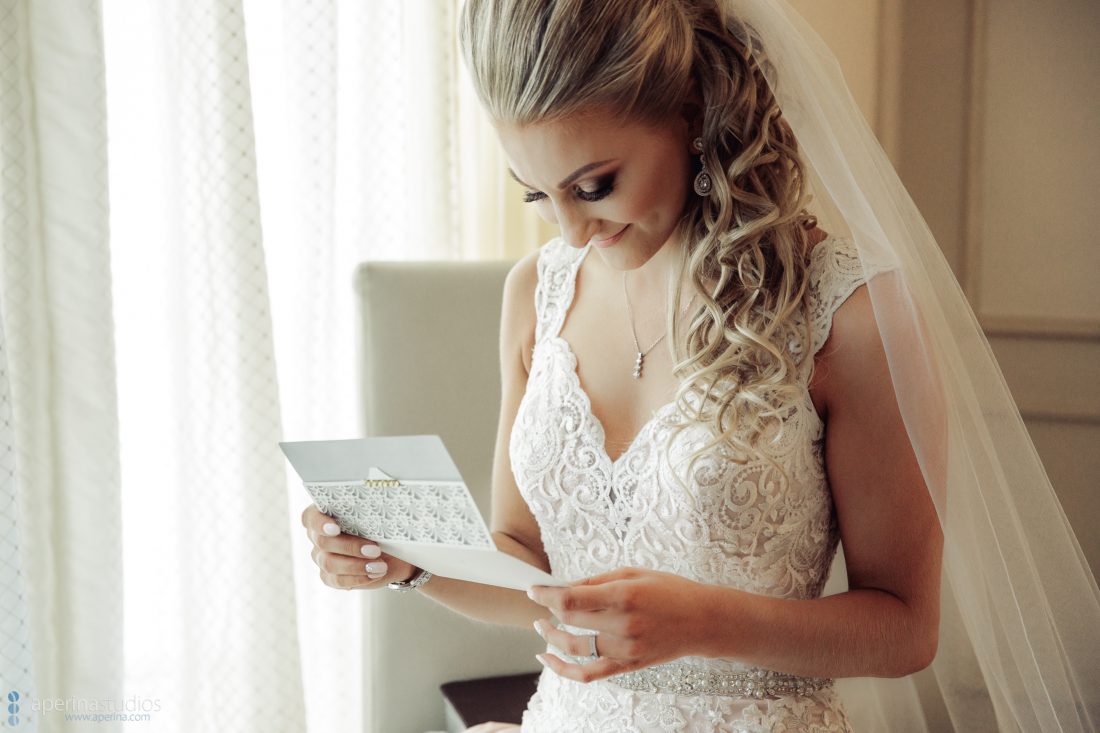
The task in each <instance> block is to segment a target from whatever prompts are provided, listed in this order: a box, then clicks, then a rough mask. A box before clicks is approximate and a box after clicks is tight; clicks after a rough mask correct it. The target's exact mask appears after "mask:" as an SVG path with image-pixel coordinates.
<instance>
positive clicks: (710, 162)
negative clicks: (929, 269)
mask: <svg viewBox="0 0 1100 733" xmlns="http://www.w3.org/2000/svg"><path fill="white" fill-rule="evenodd" d="M459 43H460V47H461V49H462V54H463V58H464V61H465V63H466V67H467V69H468V71H469V73H470V76H471V79H472V83H473V86H474V89H475V91H476V93H477V95H478V98H479V100H480V102H481V104H482V106H483V107H484V108H485V110H486V111H487V113H488V114H489V116H490V117H491V119H492V120H493V122H494V123H506V124H511V125H517V126H524V125H530V124H535V123H547V122H562V123H565V124H572V123H574V122H576V121H578V120H583V119H584V117H585V116H586V115H588V114H591V113H593V111H594V110H615V111H616V112H614V113H613V114H614V119H615V121H619V122H627V121H629V122H631V123H634V124H642V125H650V126H660V125H662V124H666V123H667V122H668V121H669V120H670V119H672V118H673V116H674V114H676V113H677V111H678V110H679V109H680V108H681V105H682V104H683V103H684V102H685V101H687V100H688V98H689V95H691V94H692V93H697V94H698V95H699V98H701V100H702V113H701V124H702V134H701V137H702V139H703V154H704V155H705V157H706V160H707V169H708V172H709V173H710V176H711V180H712V181H713V187H712V190H711V191H710V193H709V194H708V195H706V196H689V197H688V202H687V204H686V206H685V209H684V211H683V214H682V216H681V218H680V220H679V222H678V223H677V226H676V229H675V231H674V233H673V239H672V241H679V242H684V243H685V246H684V247H682V248H681V252H682V258H681V260H680V263H679V267H680V268H682V269H681V270H680V274H682V273H683V269H685V268H686V269H687V270H688V271H689V279H690V287H691V288H692V289H693V290H694V291H695V300H694V301H693V302H694V303H696V305H695V306H694V308H693V311H692V312H691V313H690V314H689V320H688V325H687V328H686V331H685V332H683V333H681V332H680V328H679V322H678V319H677V318H676V314H675V308H672V307H670V308H669V310H668V313H667V323H668V329H669V334H670V339H669V343H670V347H671V348H672V353H673V363H674V374H675V375H676V376H677V377H678V378H679V380H680V387H679V388H678V390H677V395H676V404H677V408H678V410H679V412H680V414H681V415H682V416H683V418H684V420H683V421H681V422H680V424H679V425H678V430H682V429H684V428H686V427H688V426H689V425H691V424H700V423H702V424H704V425H706V426H708V428H709V429H710V434H711V438H712V439H711V440H710V441H709V442H707V443H706V444H705V445H703V446H702V447H700V448H698V449H697V450H696V451H694V452H693V453H692V455H691V456H690V461H691V466H690V467H689V471H691V470H694V464H695V461H696V459H698V458H699V457H701V456H702V455H703V454H705V453H707V452H709V451H711V450H712V449H715V448H717V449H718V450H719V451H720V453H721V454H722V455H723V457H724V458H726V459H728V460H732V461H734V462H736V463H739V464H742V465H744V464H746V463H748V462H749V461H750V460H751V459H752V457H753V456H762V457H763V458H764V459H765V460H766V461H767V462H768V463H770V464H771V465H772V466H773V467H775V468H776V469H777V470H778V471H779V472H780V474H781V475H782V476H783V479H784V481H787V480H789V477H788V476H787V475H786V472H785V471H783V468H782V466H779V465H778V464H777V463H776V462H775V461H774V460H773V459H772V458H771V457H770V456H769V455H768V453H767V451H761V450H760V442H761V441H762V440H763V439H764V436H765V434H766V433H768V432H769V430H768V429H769V423H770V424H771V426H772V427H774V428H776V430H775V431H773V433H774V434H773V435H771V437H770V438H769V440H770V441H771V442H779V441H780V440H782V432H783V427H784V424H785V418H786V417H787V416H788V415H789V414H790V412H791V410H792V403H796V402H797V401H798V400H799V399H801V397H802V392H801V387H800V385H799V383H798V364H797V363H796V361H795V359H794V358H793V357H792V355H791V354H790V353H789V352H788V350H787V348H786V345H787V344H788V343H789V341H790V340H791V339H794V338H801V343H803V344H806V345H809V344H810V343H811V341H810V330H809V329H810V327H809V323H810V318H809V310H808V298H807V295H808V283H807V277H806V273H807V269H808V266H809V256H810V255H809V252H810V249H811V245H810V243H809V241H808V237H807V236H806V234H805V229H806V228H807V223H806V222H807V220H808V219H809V220H812V217H807V216H806V211H805V206H806V205H807V204H808V203H809V200H810V196H809V193H808V191H807V190H806V186H805V183H804V180H805V179H804V166H803V163H802V161H801V159H800V156H799V151H798V146H797V143H796V141H795V139H794V135H793V133H792V132H791V129H790V126H789V125H788V124H787V123H786V121H785V120H784V119H783V118H782V116H781V110H780V108H779V105H778V102H777V101H776V99H775V97H774V95H773V94H772V92H771V88H770V87H769V84H768V81H767V79H768V78H772V77H771V74H772V73H773V72H774V69H773V68H772V67H771V66H770V64H768V63H767V62H766V60H765V61H764V62H763V63H764V68H761V67H760V66H759V65H758V64H757V63H756V62H754V61H753V60H752V54H753V53H754V52H755V53H757V54H759V53H760V50H761V49H760V44H759V41H758V37H757V35H756V34H755V32H754V31H753V29H752V28H751V27H749V26H748V25H747V24H745V23H743V22H741V21H739V20H738V19H737V18H734V17H731V16H730V15H729V14H728V12H726V10H725V9H724V6H723V4H722V3H720V2H717V1H716V0H674V1H670V0H466V2H465V4H464V6H463V8H462V12H461V17H460V21H459ZM765 58H766V57H765ZM765 74H768V75H769V76H768V77H767V78H766V77H765ZM808 226H810V227H812V226H813V225H812V224H809V225H808ZM682 280H683V278H682V277H674V278H673V279H672V284H671V285H670V287H671V291H670V293H669V301H668V302H669V303H670V304H675V303H680V302H682V301H681V299H680V298H681V295H682V287H681V282H682ZM798 314H801V318H798V317H797V316H798ZM799 324H800V325H799ZM810 369H811V374H812V365H811V367H810ZM678 430H676V431H674V432H673V435H675V433H676V432H678ZM670 438H671V436H670Z"/></svg>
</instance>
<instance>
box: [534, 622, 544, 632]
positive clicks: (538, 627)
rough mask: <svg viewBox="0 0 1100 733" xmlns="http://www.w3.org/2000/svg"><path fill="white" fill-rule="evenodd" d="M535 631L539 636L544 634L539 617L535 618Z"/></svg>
mask: <svg viewBox="0 0 1100 733" xmlns="http://www.w3.org/2000/svg"><path fill="white" fill-rule="evenodd" d="M535 633H537V634H538V635H539V636H542V635H543V634H542V624H541V623H539V620H538V619H535Z"/></svg>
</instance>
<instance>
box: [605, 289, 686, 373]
mask: <svg viewBox="0 0 1100 733" xmlns="http://www.w3.org/2000/svg"><path fill="white" fill-rule="evenodd" d="M623 295H624V296H626V312H627V315H628V316H629V317H630V333H631V335H632V336H633V337H634V349H635V352H636V354H637V356H635V358H634V371H633V377H634V378H635V379H641V378H642V367H643V366H644V364H645V357H646V355H647V354H648V353H649V352H651V351H653V347H654V346H656V345H657V344H659V343H661V340H662V339H664V337H665V336H667V335H668V329H667V328H666V329H665V332H664V333H663V334H661V337H660V338H658V339H657V340H656V341H654V342H653V344H652V345H651V346H650V347H649V348H648V349H646V350H645V351H643V350H642V347H641V346H640V345H639V344H638V332H637V330H636V329H635V328H634V312H633V311H632V310H631V308H630V295H629V294H627V292H626V272H623ZM693 300H695V295H694V294H693V295H692V296H691V300H689V301H688V302H687V305H685V306H684V310H683V311H681V313H680V315H683V314H684V313H685V312H687V309H688V308H689V307H690V306H691V302H692V301H693Z"/></svg>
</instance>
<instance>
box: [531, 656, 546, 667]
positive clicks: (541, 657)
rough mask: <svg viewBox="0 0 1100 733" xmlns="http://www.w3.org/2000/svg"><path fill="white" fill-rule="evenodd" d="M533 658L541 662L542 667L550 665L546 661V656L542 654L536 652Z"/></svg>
mask: <svg viewBox="0 0 1100 733" xmlns="http://www.w3.org/2000/svg"><path fill="white" fill-rule="evenodd" d="M535 659H537V660H539V664H541V665H542V666H543V667H549V666H550V665H549V664H547V663H546V657H544V656H542V655H541V654H536V655H535Z"/></svg>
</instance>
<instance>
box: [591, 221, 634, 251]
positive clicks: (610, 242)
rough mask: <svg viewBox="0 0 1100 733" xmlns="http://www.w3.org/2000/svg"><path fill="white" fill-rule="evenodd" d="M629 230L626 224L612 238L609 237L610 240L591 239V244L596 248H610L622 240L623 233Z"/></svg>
mask: <svg viewBox="0 0 1100 733" xmlns="http://www.w3.org/2000/svg"><path fill="white" fill-rule="evenodd" d="M629 228H630V225H629V224H627V225H626V226H625V227H623V228H622V229H621V230H620V231H619V233H618V234H616V235H615V236H614V237H611V238H610V239H593V240H592V244H594V245H596V246H597V247H610V246H611V245H613V244H615V242H618V241H619V240H620V239H622V237H623V233H624V232H626V230H627V229H629Z"/></svg>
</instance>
